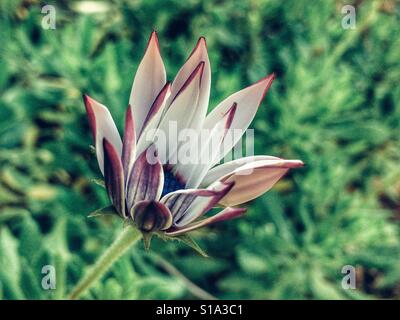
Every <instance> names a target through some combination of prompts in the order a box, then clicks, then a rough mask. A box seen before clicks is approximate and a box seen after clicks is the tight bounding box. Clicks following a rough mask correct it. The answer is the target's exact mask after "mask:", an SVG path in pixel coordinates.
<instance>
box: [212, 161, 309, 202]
mask: <svg viewBox="0 0 400 320" xmlns="http://www.w3.org/2000/svg"><path fill="white" fill-rule="evenodd" d="M301 166H303V162H301V161H300V160H283V159H279V160H260V161H255V162H251V163H248V164H245V165H243V166H241V167H239V168H237V169H236V170H234V171H232V172H231V173H228V174H226V175H225V176H223V177H222V178H220V179H219V181H221V182H225V183H231V182H234V183H235V184H234V186H233V188H232V190H230V191H229V192H228V194H227V195H226V196H225V197H224V198H223V199H222V200H220V202H219V203H220V204H222V205H224V206H235V205H238V204H241V203H244V202H247V201H250V200H252V199H255V198H257V197H259V196H260V195H262V194H263V193H265V192H267V191H268V190H269V189H271V188H272V187H273V186H274V185H275V183H277V182H278V181H279V179H280V178H282V177H283V175H284V174H285V173H286V172H287V171H288V170H289V169H290V168H296V167H301Z"/></svg>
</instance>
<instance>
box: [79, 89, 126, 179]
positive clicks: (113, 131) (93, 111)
mask: <svg viewBox="0 0 400 320" xmlns="http://www.w3.org/2000/svg"><path fill="white" fill-rule="evenodd" d="M83 100H84V102H85V107H86V113H87V115H88V118H89V125H90V129H91V131H92V135H93V140H94V144H95V147H96V156H97V161H98V163H99V167H100V170H101V173H102V174H103V175H104V152H103V139H104V138H106V139H107V140H108V141H109V142H110V143H111V144H112V145H113V146H114V148H115V150H116V151H117V153H118V155H120V154H121V150H122V142H121V138H120V136H119V133H118V129H117V127H116V126H115V123H114V120H113V118H112V116H111V114H110V112H109V111H108V109H107V108H106V107H105V106H104V105H102V104H101V103H99V102H97V101H96V100H94V99H93V98H91V97H89V96H88V95H83Z"/></svg>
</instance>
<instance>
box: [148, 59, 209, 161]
mask: <svg viewBox="0 0 400 320" xmlns="http://www.w3.org/2000/svg"><path fill="white" fill-rule="evenodd" d="M203 69H204V62H200V63H199V65H198V66H197V67H196V68H195V69H194V71H193V72H192V73H191V75H190V76H189V78H188V79H187V80H186V82H185V83H184V84H183V86H182V87H181V89H180V90H179V92H178V94H177V95H176V97H175V99H174V100H173V101H172V103H171V105H170V106H169V107H168V110H167V111H166V112H165V115H164V116H163V118H162V120H161V123H160V125H159V127H158V129H157V130H158V131H159V132H160V134H162V135H164V136H165V137H166V138H167V139H169V138H170V129H171V130H174V129H173V128H174V127H175V128H176V134H179V132H180V131H181V130H183V129H186V128H190V123H191V122H192V120H193V117H194V115H195V114H196V106H197V103H198V99H199V92H200V85H201V79H202V74H203ZM156 134H157V133H156ZM171 135H172V134H171ZM156 145H157V150H158V151H159V154H160V157H161V159H162V160H163V161H162V162H163V163H166V162H168V160H169V159H171V158H172V157H173V156H176V152H177V148H178V139H177V137H171V139H170V141H168V143H165V141H160V142H158V141H157V142H156ZM163 157H165V159H163ZM172 162H173V164H175V162H176V160H172Z"/></svg>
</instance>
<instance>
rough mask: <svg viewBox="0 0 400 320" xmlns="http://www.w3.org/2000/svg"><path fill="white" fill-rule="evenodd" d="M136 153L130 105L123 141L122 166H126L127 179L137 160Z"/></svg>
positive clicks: (125, 175)
mask: <svg viewBox="0 0 400 320" xmlns="http://www.w3.org/2000/svg"><path fill="white" fill-rule="evenodd" d="M135 154H136V133H135V124H134V121H133V115H132V109H131V107H130V106H128V108H127V110H126V116H125V131H124V138H123V143H122V166H123V168H124V177H125V181H127V180H128V177H129V173H130V171H131V169H132V166H133V163H134V162H135Z"/></svg>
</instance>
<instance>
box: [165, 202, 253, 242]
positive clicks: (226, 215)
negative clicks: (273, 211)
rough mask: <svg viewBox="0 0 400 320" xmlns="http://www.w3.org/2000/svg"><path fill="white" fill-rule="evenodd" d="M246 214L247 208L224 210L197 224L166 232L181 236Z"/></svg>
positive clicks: (170, 234) (173, 228)
mask: <svg viewBox="0 0 400 320" xmlns="http://www.w3.org/2000/svg"><path fill="white" fill-rule="evenodd" d="M245 212H246V209H245V208H229V207H228V208H225V209H224V210H222V211H221V212H219V213H217V214H216V215H214V216H212V217H209V218H206V219H203V220H200V221H197V222H193V223H190V224H187V225H185V226H183V227H175V226H173V227H171V228H170V229H168V230H167V231H166V234H167V235H169V236H179V235H181V234H183V233H186V232H189V231H193V230H196V229H199V228H202V227H205V226H207V225H210V224H212V223H216V222H222V221H226V220H232V219H234V218H238V217H240V216H242V215H243V214H244V213H245Z"/></svg>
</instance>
